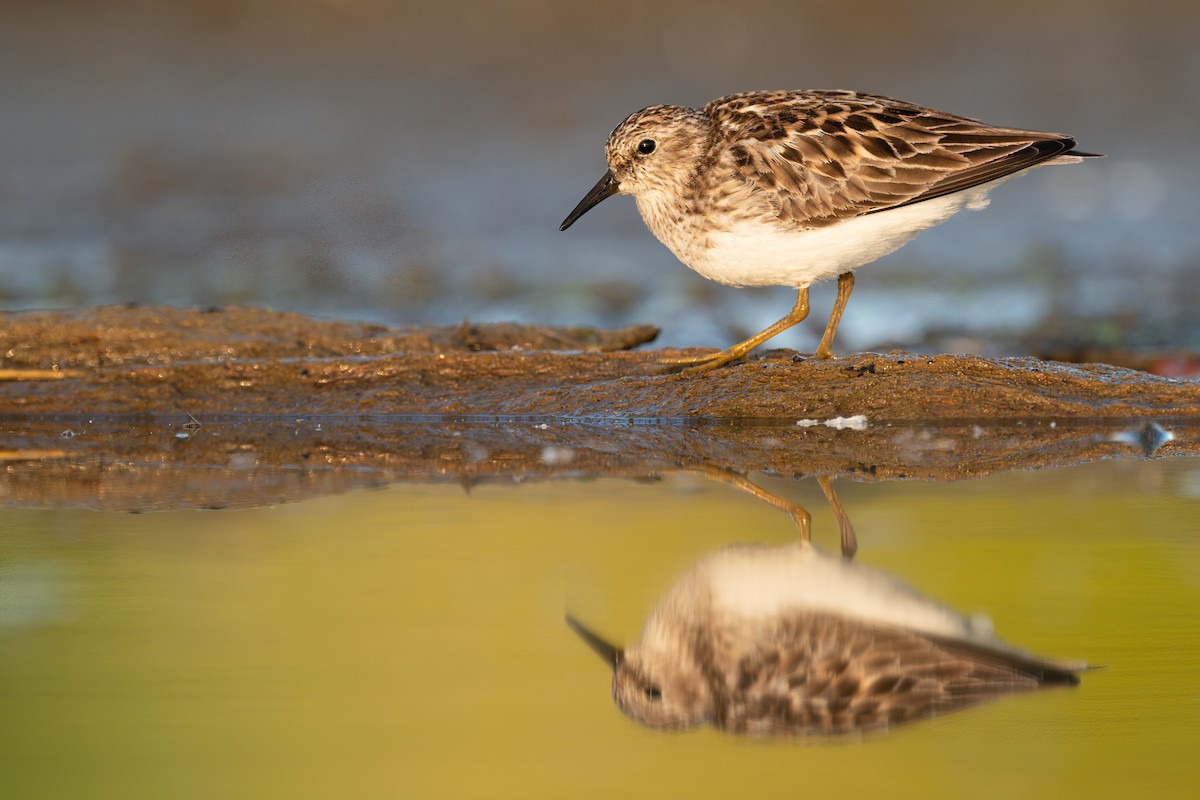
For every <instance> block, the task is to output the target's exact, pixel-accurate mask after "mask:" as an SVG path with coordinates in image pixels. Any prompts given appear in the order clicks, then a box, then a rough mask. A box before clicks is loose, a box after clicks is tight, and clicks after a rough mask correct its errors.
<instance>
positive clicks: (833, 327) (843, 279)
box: [813, 272, 854, 358]
mask: <svg viewBox="0 0 1200 800" xmlns="http://www.w3.org/2000/svg"><path fill="white" fill-rule="evenodd" d="M852 291H854V273H853V272H843V273H842V274H841V275H838V292H837V300H835V301H834V302H833V313H832V314H830V315H829V324H828V325H826V326H825V335H824V336H822V337H821V344H819V345H817V352H815V353H813V355H814V356H816V357H817V358H829V357H830V356H832V355H833V335H834V334H835V333H837V329H838V324H839V323H840V322H841V321H842V312H844V311H845V310H846V303H847V302H848V301H849V300H850V293H851V292H852Z"/></svg>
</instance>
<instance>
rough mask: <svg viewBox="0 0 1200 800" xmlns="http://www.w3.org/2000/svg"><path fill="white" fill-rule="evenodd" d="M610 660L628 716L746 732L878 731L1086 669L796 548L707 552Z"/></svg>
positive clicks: (1068, 680) (892, 583) (655, 723)
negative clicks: (1003, 637)
mask: <svg viewBox="0 0 1200 800" xmlns="http://www.w3.org/2000/svg"><path fill="white" fill-rule="evenodd" d="M571 622H572V625H573V626H574V627H575V628H576V630H577V631H579V632H581V634H583V635H584V636H585V638H587V637H593V642H592V643H593V646H596V643H597V642H599V643H600V646H599V648H598V649H602V648H603V647H604V646H605V645H604V644H603V643H602V641H601V640H598V639H596V638H595V637H594V635H593V634H591V633H590V632H588V631H587V630H586V629H585V628H583V627H582V626H580V625H579V624H578V623H577V622H575V621H573V620H571ZM611 652H612V653H613V654H614V657H613V659H612V662H613V663H611V664H610V666H612V667H613V697H614V699H615V701H616V703H617V705H618V706H619V707H620V708H621V710H622V711H624V712H625V713H626V714H627V715H629V716H630V717H632V718H633V719H635V720H637V721H638V722H640V723H642V724H643V725H646V726H648V727H651V728H656V729H661V730H679V729H685V728H690V727H694V726H697V725H704V724H707V725H712V726H714V727H716V728H719V729H721V730H725V731H729V732H732V733H741V734H749V735H786V736H812V735H815V736H823V735H844V734H853V733H861V732H865V731H870V730H878V729H883V728H888V727H891V726H894V725H898V724H901V723H905V722H911V721H915V720H919V719H923V718H929V717H934V716H938V715H940V714H944V713H949V712H952V711H956V710H959V709H962V708H967V707H969V706H972V705H976V704H978V703H981V702H985V701H987V700H990V699H993V698H996V697H999V696H1002V695H1005V694H1011V693H1015V692H1023V691H1031V690H1034V689H1037V688H1039V687H1041V686H1044V685H1051V684H1068V685H1069V684H1073V683H1076V682H1077V678H1076V676H1075V672H1076V671H1078V670H1080V669H1083V668H1085V667H1084V665H1082V664H1065V663H1059V662H1053V661H1049V660H1046V659H1041V658H1038V657H1036V656H1033V655H1031V654H1029V653H1026V652H1024V651H1021V650H1018V649H1016V648H1013V647H1011V646H1009V645H1006V644H1005V643H1004V642H1002V641H1001V640H999V639H997V638H996V637H995V636H994V635H993V634H992V632H991V628H990V623H987V621H986V620H981V619H973V618H966V617H962V616H960V615H958V614H956V613H955V612H954V611H953V610H952V609H949V608H947V607H945V606H942V605H940V604H938V603H935V602H933V601H931V600H929V599H927V598H924V597H922V596H921V595H919V594H918V593H917V592H915V591H913V590H912V589H911V588H909V587H907V586H905V585H904V584H902V583H900V582H899V581H897V580H895V579H894V578H892V577H891V576H888V575H886V574H884V573H881V572H878V571H875V570H872V569H869V568H866V567H860V566H858V565H855V564H853V563H852V562H850V561H848V560H846V559H843V558H838V557H831V556H828V555H825V554H823V553H821V552H820V551H818V550H816V549H815V548H812V547H811V546H810V545H807V544H805V543H800V544H795V545H788V546H784V547H766V546H761V545H737V546H734V547H730V548H726V549H724V550H721V551H719V552H717V553H714V554H713V555H711V556H709V557H707V558H706V559H704V560H702V561H701V562H700V563H699V564H697V565H696V567H694V568H693V569H692V570H691V572H689V573H688V574H687V575H686V576H685V577H684V578H683V579H682V580H680V581H679V583H677V584H676V585H675V586H674V587H673V588H672V589H671V591H670V592H668V594H667V595H666V596H665V597H664V598H663V599H662V600H661V601H660V602H659V604H658V605H657V607H656V608H655V609H654V611H653V612H652V613H651V614H650V616H649V617H648V619H647V620H646V624H645V626H644V627H643V629H642V636H641V640H640V641H639V642H638V644H637V645H635V646H632V647H630V648H628V649H626V650H623V651H620V650H616V649H615V648H613V649H612V650H611Z"/></svg>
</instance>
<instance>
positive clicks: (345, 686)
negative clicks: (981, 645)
mask: <svg viewBox="0 0 1200 800" xmlns="http://www.w3.org/2000/svg"><path fill="white" fill-rule="evenodd" d="M7 458H8V459H9V460H8V461H5V462H0V471H2V472H5V473H6V474H7V477H6V481H7V482H6V483H5V484H4V486H5V487H9V486H11V485H12V483H11V481H12V478H13V475H14V474H15V473H17V472H20V471H22V470H31V469H34V468H35V467H36V466H37V465H36V464H35V463H34V462H33V461H30V460H20V459H17V458H16V457H15V454H14V453H9V454H8V456H7ZM55 474H56V475H58V477H55V478H53V480H59V481H66V482H69V481H70V478H69V477H62V475H61V474H60V473H55ZM711 474H712V475H717V476H718V477H720V476H719V474H718V473H717V472H714V473H711ZM748 477H749V478H751V479H752V480H753V483H754V484H755V485H757V486H758V487H761V488H762V489H763V490H765V491H759V492H755V491H753V490H752V489H751V488H750V487H749V485H748V484H746V483H744V482H741V481H740V480H738V479H729V478H728V476H726V477H725V478H722V479H717V480H714V479H712V478H711V477H705V476H704V475H703V474H700V473H699V472H698V471H696V470H688V471H683V472H680V471H672V470H671V469H670V468H665V467H664V468H662V469H660V470H658V471H657V473H656V476H655V478H654V479H653V480H631V479H626V478H616V477H604V476H603V475H599V476H597V475H581V476H577V477H574V478H569V479H562V480H538V481H524V482H523V481H521V480H517V479H512V478H509V479H506V480H501V481H496V482H490V483H483V484H480V485H469V484H463V485H460V484H459V483H457V482H454V481H444V482H438V481H436V480H427V481H422V482H395V483H385V485H381V486H379V487H377V488H374V489H365V490H364V489H357V490H351V491H345V492H342V493H339V494H324V495H321V494H319V493H318V494H316V495H314V496H312V497H309V498H307V499H301V500H298V501H297V502H289V503H283V504H279V505H272V506H264V507H246V508H237V509H227V510H220V511H198V510H192V509H184V508H176V509H175V510H168V511H162V512H156V513H145V514H129V513H115V512H111V511H98V510H92V509H90V508H79V507H46V505H47V504H44V503H43V504H39V505H41V506H42V507H38V508H29V507H17V506H19V505H28V504H29V503H28V500H25V501H19V500H18V499H16V498H15V497H14V495H13V494H11V493H8V494H4V495H2V497H3V500H4V502H5V503H6V506H5V507H0V580H2V581H3V584H2V587H0V775H2V776H3V777H2V778H0V780H2V781H3V784H4V786H5V791H4V794H5V796H7V797H14V798H15V797H21V798H34V797H218V796H220V797H262V796H290V797H329V796H335V795H336V796H346V797H440V796H464V797H531V796H532V797H543V796H544V797H574V796H580V797H613V796H631V797H651V796H691V797H710V796H711V797H725V796H729V795H730V794H731V793H751V792H752V793H753V795H754V796H762V797H794V796H796V795H798V794H801V793H802V794H804V795H806V796H820V795H825V794H828V793H839V794H840V793H842V792H846V793H848V796H875V795H879V794H882V793H885V792H886V793H888V794H889V795H893V796H916V795H920V796H923V797H963V796H973V797H1014V796H1022V797H1063V796H1090V797H1124V796H1129V795H1132V794H1135V793H1136V794H1139V795H1155V794H1157V795H1161V796H1178V795H1179V794H1180V793H1181V792H1184V791H1185V790H1186V789H1187V787H1192V786H1194V785H1195V782H1196V779H1197V778H1200V765H1198V764H1197V762H1196V759H1195V751H1196V748H1197V745H1200V692H1198V691H1197V688H1196V680H1195V675H1196V672H1197V669H1198V668H1200V620H1198V616H1197V609H1198V608H1200V540H1198V537H1197V534H1198V532H1200V462H1197V461H1196V460H1195V459H1194V458H1187V457H1182V458H1181V457H1174V458H1171V457H1166V458H1163V457H1158V458H1148V459H1147V458H1141V457H1133V456H1130V457H1126V458H1120V459H1107V460H1100V461H1093V462H1090V463H1082V464H1073V465H1068V466H1062V467H1059V468H1053V469H1041V470H1022V471H1007V472H1003V471H1001V472H996V473H994V474H991V475H988V476H986V477H982V478H979V479H976V480H965V481H955V482H948V483H938V482H931V481H915V480H908V481H890V482H885V481H877V482H858V481H854V480H848V479H844V478H843V479H838V480H834V481H833V482H832V486H833V489H834V491H835V492H836V496H837V497H838V498H839V499H840V503H841V504H842V506H843V507H844V510H845V514H846V516H847V518H848V519H849V520H850V521H851V522H852V524H853V527H854V529H855V530H856V532H857V540H858V551H857V555H856V556H855V558H854V560H853V565H854V569H858V568H860V567H861V568H862V569H864V570H869V571H870V573H871V574H872V575H876V576H884V577H882V578H880V580H884V581H890V582H892V583H899V584H904V585H906V586H907V587H911V590H912V591H915V592H917V593H919V594H920V595H921V596H923V597H925V598H928V599H929V600H930V601H936V603H939V604H945V605H946V606H948V607H949V608H951V609H953V610H954V612H955V613H957V614H962V615H964V618H965V619H967V620H970V621H971V622H972V623H973V624H975V623H978V624H984V623H983V621H982V620H983V617H986V618H988V619H990V621H991V624H994V627H995V632H996V634H997V635H998V636H999V637H1000V638H1002V639H1003V640H1005V641H1006V642H1008V643H1011V644H1012V645H1014V646H1016V647H1019V648H1022V649H1024V650H1028V651H1030V652H1032V653H1035V654H1037V655H1038V656H1042V657H1046V658H1051V659H1057V660H1063V661H1082V662H1087V664H1089V665H1093V666H1094V667H1096V668H1094V669H1089V670H1086V671H1084V672H1082V674H1081V676H1080V678H1081V680H1080V683H1079V685H1078V686H1073V687H1070V686H1060V687H1054V688H1045V689H1041V690H1037V691H1026V692H1019V693H1015V694H1012V695H1010V696H1003V697H1000V698H998V699H992V700H989V701H987V702H984V703H981V704H978V705H974V706H973V707H970V708H967V709H965V710H959V711H954V712H953V713H947V714H943V715H938V716H935V717H933V718H929V719H920V720H916V721H911V722H908V723H906V724H903V725H898V726H895V727H892V728H889V729H886V730H876V731H873V732H869V733H867V734H864V735H858V734H849V735H841V736H834V737H826V736H811V735H810V736H801V737H797V736H794V735H785V736H766V737H746V736H740V735H737V734H735V733H730V732H721V731H718V730H715V729H714V728H713V727H712V726H710V725H701V726H700V727H698V728H696V729H694V730H690V731H686V732H675V733H663V732H658V731H654V730H650V729H649V728H647V727H644V726H641V725H639V724H638V723H636V722H635V721H633V720H632V719H630V718H628V717H626V716H625V715H623V714H622V713H621V711H620V710H619V709H618V708H617V707H615V705H614V702H613V696H612V692H611V681H612V673H611V670H610V669H609V668H608V667H607V666H606V665H605V664H604V663H602V662H601V661H600V660H599V659H597V658H596V655H595V654H594V653H593V652H591V650H589V648H588V647H587V646H586V644H585V643H584V642H582V641H581V640H580V639H579V637H577V636H576V635H575V634H574V633H573V632H572V631H571V629H570V628H569V627H568V626H567V624H566V623H565V621H564V615H565V614H566V613H570V614H571V615H573V616H575V617H577V618H578V619H581V620H584V621H586V623H587V625H588V627H589V628H590V629H592V630H594V631H596V632H597V633H598V635H601V636H603V637H604V638H606V639H608V640H611V641H612V642H614V643H615V644H616V645H619V646H628V645H632V644H634V643H635V642H636V641H637V639H638V636H639V632H640V630H641V627H642V624H643V621H644V620H645V619H646V617H647V615H648V614H649V613H650V612H651V610H652V609H653V608H654V607H655V604H656V603H657V602H658V601H659V599H660V598H661V597H662V596H663V595H664V593H665V592H667V590H668V589H669V588H670V587H671V586H672V584H673V583H674V582H675V581H676V580H677V579H678V577H679V576H680V575H681V574H682V573H685V572H686V571H687V570H688V569H689V568H690V567H691V566H692V565H693V564H695V563H696V562H697V561H700V560H701V559H704V558H706V557H708V556H711V555H712V554H713V553H715V552H718V551H721V550H722V548H725V547H727V546H729V545H731V544H733V543H737V542H757V543H762V544H765V545H771V546H777V547H787V546H799V545H797V544H796V543H797V542H798V541H799V538H800V535H801V534H800V532H799V528H798V526H797V523H796V521H795V520H794V519H793V518H790V517H789V515H788V513H782V512H781V509H782V510H783V511H786V512H790V513H792V514H793V515H795V517H796V518H797V519H802V518H803V512H802V511H800V510H799V509H800V508H801V507H802V508H805V509H807V510H808V511H809V512H811V531H812V541H813V544H814V545H815V547H816V548H818V549H819V550H820V551H821V553H823V554H824V556H825V557H827V558H829V559H831V560H832V561H836V560H837V559H838V555H837V553H838V549H839V523H838V519H837V516H836V514H835V512H834V510H833V508H832V507H831V505H830V504H829V503H828V502H827V500H826V496H825V494H824V492H823V491H822V488H821V486H819V485H818V482H817V481H816V480H814V479H811V478H803V479H798V480H795V479H792V478H781V477H772V476H766V475H763V474H752V475H749V476H748ZM140 479H141V480H143V481H144V486H145V492H146V494H147V497H150V496H152V495H153V494H154V491H155V489H154V473H153V471H152V470H151V471H150V472H148V473H144V474H142V476H141V478H140ZM46 480H51V478H50V477H46ZM99 492H100V490H99V489H97V493H99ZM756 494H757V496H756ZM97 500H99V498H97ZM764 501H765V502H764ZM14 504H16V505H14ZM97 504H98V503H97ZM88 505H96V504H92V503H89V504H88ZM148 505H151V504H149V503H148ZM179 505H183V504H179Z"/></svg>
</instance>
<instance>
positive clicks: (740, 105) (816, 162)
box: [561, 90, 1090, 368]
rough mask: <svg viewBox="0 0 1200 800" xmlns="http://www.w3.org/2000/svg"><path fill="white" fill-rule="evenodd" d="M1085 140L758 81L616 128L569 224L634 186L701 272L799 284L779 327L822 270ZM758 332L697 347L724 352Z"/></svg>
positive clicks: (896, 243)
mask: <svg viewBox="0 0 1200 800" xmlns="http://www.w3.org/2000/svg"><path fill="white" fill-rule="evenodd" d="M1074 147H1075V140H1074V139H1072V138H1071V137H1069V136H1066V135H1063V134H1058V133H1046V132H1040V131H1032V130H1023V129H1017V128H1005V127H998V126H994V125H989V124H987V123H984V122H980V121H978V120H974V119H969V118H967V117H961V116H958V115H955V114H948V113H945V112H942V111H935V110H933V109H930V108H925V107H923V106H919V105H915V104H913V103H908V102H904V101H901V100H894V99H891V98H887V97H881V96H877V95H869V94H861V93H858V92H852V91H841V90H835V91H812V90H803V91H771V92H747V93H743V94H735V95H730V96H728V97H722V98H720V99H717V100H714V101H712V102H711V103H709V104H708V105H706V106H704V108H702V109H699V110H697V109H691V108H684V107H680V106H668V105H655V106H650V107H648V108H645V109H642V110H641V111H638V112H635V113H633V114H631V115H630V116H629V117H627V118H626V119H625V120H624V121H623V122H622V123H621V124H620V125H618V126H617V127H616V129H615V130H614V131H613V132H612V134H611V135H610V136H609V139H608V143H607V146H606V148H605V154H606V158H607V161H608V166H609V171H608V172H607V173H606V174H605V176H604V178H602V179H601V181H600V183H598V184H597V185H596V187H595V188H593V190H592V191H591V192H589V193H588V195H587V196H586V197H585V198H584V199H583V200H582V201H581V202H580V203H579V205H578V206H576V208H575V209H574V210H573V211H572V212H571V214H570V215H569V216H568V217H567V218H566V220H564V221H563V224H562V226H561V229H564V230H565V229H566V228H567V227H569V226H570V225H571V224H573V223H574V221H575V220H576V219H578V218H579V217H580V216H582V214H583V213H585V212H586V211H587V210H588V209H590V208H591V207H592V206H594V205H596V204H597V203H599V202H600V201H601V200H603V199H604V198H605V197H608V196H610V195H612V194H615V193H618V192H619V193H624V194H631V195H633V196H634V198H635V200H636V201H637V205H638V210H639V211H640V212H641V215H642V218H643V219H644V220H645V222H646V225H647V227H649V228H650V230H651V231H652V232H653V233H654V235H655V236H656V237H657V238H658V239H659V240H660V241H661V242H663V244H665V245H666V246H667V247H668V248H670V249H671V251H672V252H673V253H674V254H675V255H676V256H677V257H678V258H679V259H680V260H681V261H682V262H683V263H684V264H686V265H687V266H689V267H690V268H692V269H694V270H696V271H697V272H699V273H700V274H701V275H704V276H705V277H707V278H710V279H712V280H715V281H718V282H721V283H725V284H729V285H734V286H791V287H794V288H796V289H797V290H800V291H801V297H800V300H798V302H797V307H796V309H794V310H793V314H791V315H789V316H788V317H785V318H784V320H780V323H778V324H782V323H784V322H785V321H786V322H787V323H788V324H786V325H783V327H782V328H779V329H778V330H774V332H773V333H772V334H771V335H774V334H775V333H778V332H779V330H782V329H785V328H786V327H790V325H792V324H795V323H796V322H798V321H799V320H800V319H802V318H803V316H804V315H806V314H807V310H808V307H807V293H806V289H807V287H808V286H809V285H810V284H812V283H813V282H815V281H819V280H825V279H828V278H832V277H837V276H847V275H849V274H850V273H851V272H852V271H853V270H854V269H856V268H858V267H860V266H862V265H864V264H866V263H869V262H871V261H873V260H875V259H877V258H879V257H880V256H883V255H886V254H887V253H890V252H892V251H893V250H895V249H897V248H898V247H900V246H902V245H903V244H904V243H905V242H907V241H908V240H909V239H911V238H912V237H913V236H914V235H916V234H917V233H919V232H920V231H922V230H924V229H926V228H928V227H931V226H933V225H936V224H938V223H940V222H943V221H944V220H946V219H948V218H949V217H950V216H952V215H953V214H955V213H956V212H957V211H959V210H961V209H962V208H964V207H981V206H982V205H984V204H985V203H986V195H987V192H988V191H990V190H991V189H992V188H993V187H994V186H995V185H997V184H998V183H1000V182H1001V181H1003V180H1006V179H1008V178H1010V177H1013V176H1014V175H1016V174H1019V173H1021V172H1023V171H1025V170H1027V169H1030V168H1032V167H1036V166H1041V165H1045V164H1064V163H1074V162H1076V161H1079V160H1080V158H1082V157H1084V156H1086V155H1090V154H1085V153H1078V152H1076V151H1074V150H1073V148H1074ZM843 282H844V283H846V286H841V287H839V308H837V309H835V316H834V318H831V321H830V328H827V331H826V337H825V339H824V340H823V341H822V345H823V348H822V349H819V350H818V355H822V356H828V355H829V352H828V344H829V342H830V341H831V340H832V334H833V330H834V329H836V324H837V318H840V306H844V304H845V299H846V298H848V296H849V292H850V288H849V287H851V286H852V285H853V281H852V280H849V279H846V280H845V281H843ZM843 293H844V295H845V296H844V297H843V296H841V295H842V294H843ZM801 306H803V311H802V312H801ZM774 327H775V326H773V328H774ZM768 330H771V329H768ZM764 333H766V332H765V331H764ZM761 341H762V339H758V340H755V339H752V340H747V342H744V343H742V344H743V345H747V344H748V345H749V346H747V347H744V348H742V347H741V346H738V347H735V348H731V349H730V350H729V351H725V354H718V355H717V356H714V357H705V358H703V359H700V360H701V361H712V360H718V361H719V363H726V362H727V361H729V360H732V359H733V358H736V357H740V356H741V355H744V353H745V351H746V350H749V349H750V347H753V346H756V345H757V344H759V343H761ZM750 342H753V344H750ZM722 355H730V357H729V358H724V359H721V358H720V357H721V356H722ZM716 365H719V364H714V365H711V366H716ZM706 368H708V367H706Z"/></svg>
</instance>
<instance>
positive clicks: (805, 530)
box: [679, 465, 858, 559]
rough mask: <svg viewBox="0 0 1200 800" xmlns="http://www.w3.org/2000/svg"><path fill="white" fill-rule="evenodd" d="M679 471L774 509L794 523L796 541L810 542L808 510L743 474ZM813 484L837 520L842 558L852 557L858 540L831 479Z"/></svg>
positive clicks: (702, 469)
mask: <svg viewBox="0 0 1200 800" xmlns="http://www.w3.org/2000/svg"><path fill="white" fill-rule="evenodd" d="M679 471H680V472H682V473H691V474H696V475H701V476H703V477H705V478H712V479H713V480H718V481H721V482H722V483H727V484H729V485H730V486H732V487H733V488H735V489H738V490H740V491H743V492H745V493H746V494H748V495H750V496H751V497H754V498H757V499H759V500H762V501H763V502H764V503H768V504H770V505H772V506H774V507H775V508H778V509H779V510H780V511H783V512H785V513H786V514H787V515H788V516H789V517H791V518H792V520H793V521H794V522H795V523H796V527H797V528H798V529H799V531H800V541H802V542H804V543H805V544H808V543H809V542H811V541H812V514H809V513H808V509H806V508H805V507H804V506H802V505H800V504H799V503H793V502H792V501H791V500H787V499H785V498H783V497H780V496H779V495H777V494H775V493H774V492H769V491H767V490H766V489H764V488H762V487H761V486H757V485H756V484H754V483H752V482H751V481H750V479H749V478H746V477H745V476H743V475H738V474H737V473H735V472H730V471H729V470H725V469H721V468H720V467H714V466H710V465H702V466H699V467H688V468H684V469H681V470H679ZM817 483H818V484H820V486H821V491H822V492H824V494H825V499H826V500H827V501H828V502H829V507H830V508H831V509H832V510H833V515H834V517H836V518H837V522H838V530H839V532H840V534H841V547H842V557H843V558H846V559H852V558H854V554H855V553H857V552H858V537H857V536H856V535H855V533H854V525H852V524H851V523H850V517H849V516H848V515H847V514H846V509H845V507H843V506H842V501H841V498H839V497H838V494H837V491H836V490H835V489H834V488H833V478H831V477H829V476H827V475H821V476H819V477H818V478H817Z"/></svg>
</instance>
